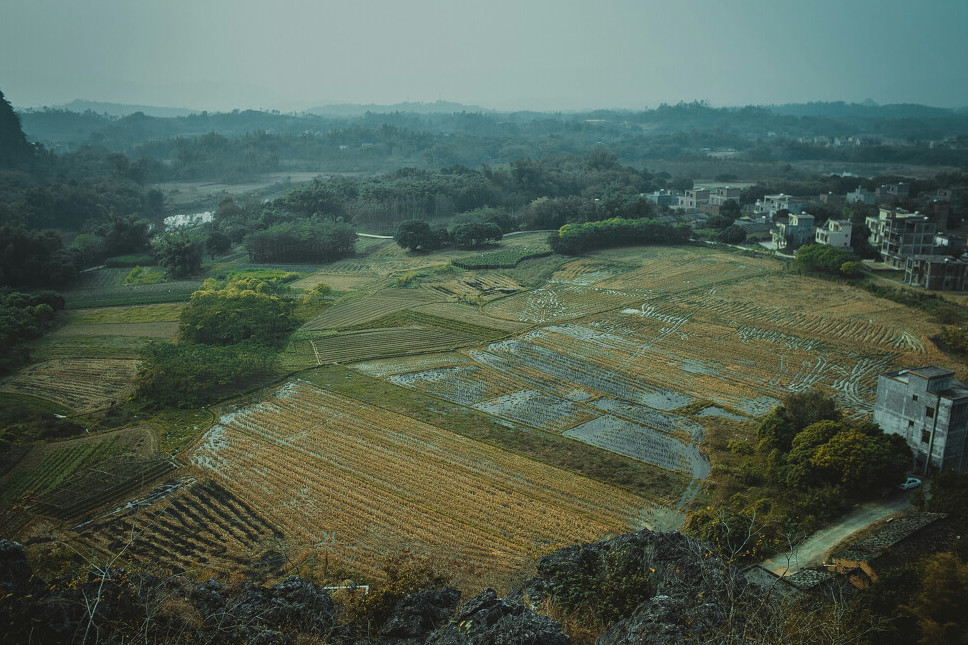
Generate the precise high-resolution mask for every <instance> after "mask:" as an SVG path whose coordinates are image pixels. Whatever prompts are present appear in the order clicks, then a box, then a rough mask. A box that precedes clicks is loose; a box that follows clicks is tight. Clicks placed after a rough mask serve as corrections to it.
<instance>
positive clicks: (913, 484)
mask: <svg viewBox="0 0 968 645" xmlns="http://www.w3.org/2000/svg"><path fill="white" fill-rule="evenodd" d="M920 485H921V480H920V479H918V478H917V477H908V478H907V481H905V482H904V483H903V484H898V485H897V487H898V488H900V489H901V490H911V489H912V488H917V487H918V486H920Z"/></svg>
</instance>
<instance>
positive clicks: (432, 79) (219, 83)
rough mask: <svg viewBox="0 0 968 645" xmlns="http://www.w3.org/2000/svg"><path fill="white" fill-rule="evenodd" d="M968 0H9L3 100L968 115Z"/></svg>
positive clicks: (1, 11) (1, 37)
mask: <svg viewBox="0 0 968 645" xmlns="http://www.w3.org/2000/svg"><path fill="white" fill-rule="evenodd" d="M966 32H968V0H903V1H902V0H662V1H658V0H470V1H467V0H340V1H336V0H260V1H258V2H257V1H255V0H163V1H157V0H0V90H2V91H3V92H4V94H5V95H6V96H7V98H8V99H9V100H10V101H11V102H12V103H13V104H14V105H15V106H18V107H28V106H41V105H56V104H61V103H66V102H69V101H71V100H73V99H75V98H82V99H88V100H95V101H110V102H122V103H133V104H146V105H159V106H176V107H188V108H193V109H208V110H230V109H233V108H279V109H283V110H289V109H301V108H306V107H310V106H314V105H326V104H333V103H381V104H388V103H396V102H400V101H423V102H430V101H436V100H437V99H444V100H448V101H458V102H461V103H466V104H473V105H479V106H481V107H484V108H496V109H540V110H554V109H560V110H573V109H587V108H600V107H602V108H608V107H612V108H631V109H642V108H646V107H655V106H657V105H658V104H659V103H662V102H665V103H676V102H678V101H693V100H697V99H698V100H707V101H709V102H710V103H711V104H712V105H714V106H722V105H747V104H771V103H788V102H803V101H837V100H843V101H850V102H859V101H863V100H865V99H868V98H869V99H873V100H874V101H877V102H878V103H899V102H911V103H924V104H927V105H936V106H944V107H955V106H968V34H966Z"/></svg>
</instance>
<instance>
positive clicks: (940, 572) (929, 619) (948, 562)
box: [901, 553, 968, 645]
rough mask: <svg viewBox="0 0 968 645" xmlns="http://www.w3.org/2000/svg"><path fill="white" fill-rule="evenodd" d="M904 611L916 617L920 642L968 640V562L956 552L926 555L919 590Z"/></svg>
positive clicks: (939, 644) (960, 644) (948, 644)
mask: <svg viewBox="0 0 968 645" xmlns="http://www.w3.org/2000/svg"><path fill="white" fill-rule="evenodd" d="M901 610H902V611H903V612H905V613H907V614H910V615H911V616H913V617H914V618H915V619H916V620H917V623H918V627H919V628H920V631H921V638H920V639H919V640H918V643H919V644H920V645H965V644H966V643H968V563H965V562H963V561H961V560H960V559H959V558H958V557H957V556H956V555H954V554H953V553H939V554H937V555H933V556H931V557H929V558H927V559H926V560H925V561H924V565H923V569H922V573H921V579H920V581H919V585H918V589H917V591H916V592H915V593H914V595H913V596H912V597H911V599H910V600H909V602H908V603H907V604H906V605H904V606H902V607H901Z"/></svg>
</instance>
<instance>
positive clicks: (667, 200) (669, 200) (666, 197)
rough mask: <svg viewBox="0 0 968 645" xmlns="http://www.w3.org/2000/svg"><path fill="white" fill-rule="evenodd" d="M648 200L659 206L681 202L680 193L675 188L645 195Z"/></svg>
mask: <svg viewBox="0 0 968 645" xmlns="http://www.w3.org/2000/svg"><path fill="white" fill-rule="evenodd" d="M645 198H646V199H647V200H649V201H650V202H652V203H653V204H655V205H657V206H676V205H678V204H679V193H678V192H677V191H675V190H657V191H655V192H654V193H649V194H647V195H646V196H645Z"/></svg>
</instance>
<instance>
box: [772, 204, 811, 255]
mask: <svg viewBox="0 0 968 645" xmlns="http://www.w3.org/2000/svg"><path fill="white" fill-rule="evenodd" d="M813 231H814V227H813V215H810V214H809V213H800V214H799V215H794V214H793V213H790V215H789V217H788V218H787V221H786V222H778V223H777V225H776V227H775V228H774V229H773V231H772V232H771V233H772V237H773V244H774V245H775V246H776V248H778V249H785V248H788V247H789V248H794V249H795V248H798V247H800V246H802V245H804V244H806V243H807V242H812V241H813V240H814V232H813Z"/></svg>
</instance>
